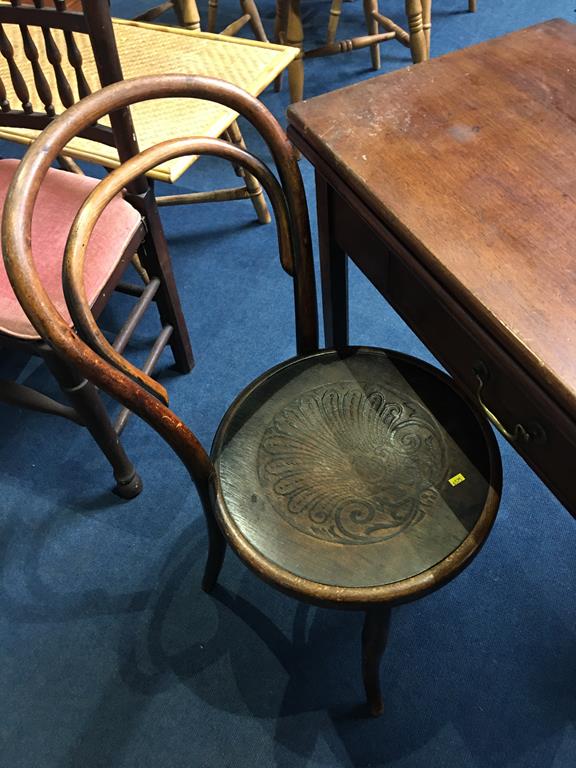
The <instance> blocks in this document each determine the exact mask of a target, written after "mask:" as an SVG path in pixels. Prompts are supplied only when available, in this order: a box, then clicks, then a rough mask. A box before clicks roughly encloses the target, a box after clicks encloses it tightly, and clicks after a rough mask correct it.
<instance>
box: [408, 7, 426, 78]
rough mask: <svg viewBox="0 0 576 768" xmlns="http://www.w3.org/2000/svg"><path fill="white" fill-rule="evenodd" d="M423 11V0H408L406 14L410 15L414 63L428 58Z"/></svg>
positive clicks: (411, 47)
mask: <svg viewBox="0 0 576 768" xmlns="http://www.w3.org/2000/svg"><path fill="white" fill-rule="evenodd" d="M422 13H423V9H422V0H406V16H407V17H408V27H409V29H410V50H411V52H412V61H413V62H414V64H418V63H419V62H421V61H426V59H427V58H428V56H427V46H426V35H425V33H424V20H423V17H422Z"/></svg>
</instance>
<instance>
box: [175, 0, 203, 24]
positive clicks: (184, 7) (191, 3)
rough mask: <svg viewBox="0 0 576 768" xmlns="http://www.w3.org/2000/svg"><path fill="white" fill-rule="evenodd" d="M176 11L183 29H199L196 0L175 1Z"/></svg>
mask: <svg viewBox="0 0 576 768" xmlns="http://www.w3.org/2000/svg"><path fill="white" fill-rule="evenodd" d="M176 10H177V13H178V16H179V19H180V23H181V24H182V26H183V27H186V28H187V29H200V14H199V12H198V6H197V5H196V0H177V2H176Z"/></svg>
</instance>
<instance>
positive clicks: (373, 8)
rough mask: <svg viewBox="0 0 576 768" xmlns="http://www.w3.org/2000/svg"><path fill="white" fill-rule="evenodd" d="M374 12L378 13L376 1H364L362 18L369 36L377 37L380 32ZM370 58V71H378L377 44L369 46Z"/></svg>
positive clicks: (378, 53)
mask: <svg viewBox="0 0 576 768" xmlns="http://www.w3.org/2000/svg"><path fill="white" fill-rule="evenodd" d="M374 12H376V13H377V12H378V0H364V17H365V19H366V28H367V30H368V34H369V35H377V34H378V32H379V31H380V30H379V27H378V20H377V19H376V18H375V17H374ZM370 57H371V58H372V69H380V46H379V45H378V43H374V45H371V46H370Z"/></svg>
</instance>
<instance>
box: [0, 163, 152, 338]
mask: <svg viewBox="0 0 576 768" xmlns="http://www.w3.org/2000/svg"><path fill="white" fill-rule="evenodd" d="M19 162H20V161H19V160H12V159H7V160H0V209H3V208H4V200H5V198H6V193H7V191H8V187H9V185H10V182H11V181H12V177H13V175H14V173H15V171H16V168H17V167H18V164H19ZM97 183H98V179H93V178H91V177H89V176H82V175H80V174H76V173H67V172H65V171H59V170H56V169H51V170H50V171H49V172H48V174H47V176H46V178H45V179H44V182H43V184H42V186H41V189H40V193H39V198H38V204H37V206H36V208H35V210H34V217H33V219H32V251H33V253H34V258H35V262H36V269H37V270H38V273H39V274H40V276H41V279H42V283H43V285H44V286H45V287H46V289H47V291H48V293H49V295H50V298H51V300H52V301H53V302H54V304H55V305H56V307H58V311H59V312H60V313H61V314H62V315H63V316H64V317H65V318H67V319H68V320H69V319H70V315H69V313H68V310H67V308H66V302H65V300H64V293H63V290H62V277H61V274H62V260H63V257H64V248H65V245H66V240H67V237H68V234H69V233H70V227H71V225H72V222H73V221H74V217H75V216H76V214H77V212H78V210H79V209H80V207H81V205H82V203H83V202H84V200H85V199H86V198H87V197H88V195H89V193H90V192H91V191H92V189H93V188H94V187H95V186H96V184H97ZM141 222H142V219H141V216H140V214H139V213H138V212H137V211H136V209H135V208H134V207H133V206H131V205H130V204H129V203H127V202H126V201H125V200H123V199H122V198H121V197H118V198H116V199H115V200H114V201H113V203H112V205H110V206H109V207H108V208H107V209H106V212H105V213H104V215H103V216H102V218H101V219H100V221H99V222H98V225H97V226H96V229H95V230H94V235H93V237H91V239H90V245H89V247H88V253H87V258H86V271H85V286H86V294H87V297H88V300H89V302H90V304H91V305H92V304H94V302H95V301H96V299H97V298H98V296H99V295H100V293H101V291H102V289H103V288H104V286H105V285H106V283H107V282H108V280H109V279H110V277H111V275H112V273H113V271H114V269H115V267H116V266H117V265H118V262H119V261H120V258H121V257H122V255H123V254H124V251H125V249H126V248H127V247H128V245H129V243H130V241H131V239H132V238H133V237H134V235H135V234H136V231H137V230H138V227H139V226H140V225H141ZM0 331H1V332H2V333H6V334H8V335H10V336H16V337H18V338H22V339H37V338H39V336H38V334H37V333H36V331H35V330H34V327H33V326H32V324H31V323H30V321H29V320H28V318H27V317H26V314H25V312H24V310H23V309H22V307H21V306H20V302H19V301H18V299H17V298H16V296H15V295H14V291H13V290H12V286H11V285H10V282H9V280H8V276H7V274H6V270H5V268H4V264H3V263H1V264H0Z"/></svg>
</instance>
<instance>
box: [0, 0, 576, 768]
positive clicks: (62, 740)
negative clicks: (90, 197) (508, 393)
mask: <svg viewBox="0 0 576 768" xmlns="http://www.w3.org/2000/svg"><path fill="white" fill-rule="evenodd" d="M141 5H142V4H141V3H137V2H135V0H133V1H131V0H116V2H113V8H114V11H115V12H116V13H117V14H118V15H126V16H128V15H130V14H131V13H133V12H135V10H136V8H137V7H140V6H141ZM434 5H435V15H434V30H433V52H434V54H440V53H444V52H447V51H450V50H453V49H455V48H459V47H463V46H467V45H470V44H472V43H475V42H478V41H481V40H483V39H486V38H489V37H494V36H496V35H499V34H502V33H505V32H507V31H510V30H512V29H515V28H519V27H523V26H527V25H529V24H532V23H535V22H538V21H541V20H544V19H546V18H550V17H553V16H562V17H564V18H566V19H568V20H572V19H573V18H574V7H573V6H574V4H573V3H572V2H570V3H569V2H567V0H547V2H545V3H543V2H538V1H537V0H509V1H508V2H501V0H480V2H479V12H478V13H477V14H476V15H474V16H472V15H469V14H467V13H465V12H463V11H464V9H465V6H466V0H435V3H434ZM223 6H224V3H223ZM229 6H230V7H228V8H225V7H223V8H222V13H221V16H222V18H221V22H222V24H224V23H225V22H226V16H227V14H228V15H229V14H231V13H232V12H233V11H234V10H235V6H234V4H233V3H232V2H231V0H229ZM402 6H403V3H402V2H401V0H390V1H389V2H387V3H386V9H385V10H386V13H387V15H390V16H392V17H393V18H396V19H398V20H400V19H401V18H402ZM261 7H262V11H263V16H264V21H265V24H267V25H268V26H269V28H270V25H271V21H272V17H273V3H271V2H270V0H267V2H266V3H265V4H264V3H263V4H262V5H261ZM328 7H329V3H328V1H327V0H321V1H320V0H318V1H317V0H315V1H314V2H311V0H306V2H305V3H304V20H305V25H306V35H307V39H308V40H309V41H311V43H314V41H315V40H316V41H317V42H320V41H321V37H322V33H323V31H324V28H325V23H326V18H327V11H328ZM362 18H363V17H362V10H361V7H360V3H359V2H356V3H346V4H344V8H343V22H342V27H343V34H344V35H345V36H352V35H354V34H363V21H362ZM382 55H383V70H384V71H387V70H391V69H395V68H398V67H402V66H406V65H407V64H408V63H409V55H408V52H407V51H406V49H404V48H402V47H401V46H399V45H397V44H396V43H394V42H391V43H388V44H386V45H385V46H383V47H382ZM306 76H307V81H306V95H307V96H312V95H314V94H316V93H320V92H322V91H325V90H329V89H332V88H335V87H337V86H340V85H344V84H348V83H350V82H354V81H355V80H358V79H361V78H364V77H370V76H372V73H371V71H370V70H369V54H368V52H367V51H360V52H356V53H354V54H351V55H349V56H347V57H343V56H340V57H337V58H334V59H326V60H323V61H320V60H319V61H310V62H309V63H307V66H306ZM263 98H264V101H265V102H266V103H267V104H268V106H269V107H270V108H271V109H272V110H273V111H274V112H275V114H277V115H279V116H282V114H283V111H284V110H285V108H286V105H287V93H286V86H285V88H284V91H283V92H282V93H280V94H274V93H272V92H269V93H266V94H265V95H264V97H263ZM250 134H251V132H250V131H249V130H247V131H246V135H247V140H248V141H249V143H250V142H252V145H253V146H256V148H258V145H257V144H254V139H253V137H252V136H251V135H250ZM3 149H5V150H6V148H3ZM302 171H303V173H304V176H305V181H306V186H307V190H308V193H309V202H310V206H311V210H312V211H313V210H314V208H313V205H314V201H313V183H312V173H311V169H310V167H309V166H308V165H307V164H306V162H304V161H303V162H302ZM216 173H222V178H223V179H225V178H226V175H227V173H228V175H229V171H227V170H226V169H225V168H222V170H220V169H219V168H216V167H215V165H214V164H213V163H210V162H206V161H201V162H200V163H198V164H197V166H195V167H194V168H193V169H192V170H191V171H190V172H189V173H188V174H186V176H185V178H184V179H183V180H182V184H183V186H186V187H188V188H203V187H207V186H209V184H210V180H211V179H212V178H213V177H214V175H215V174H216ZM163 218H164V222H165V225H166V231H167V233H168V236H169V241H170V246H171V249H172V254H173V258H174V263H175V270H176V274H177V278H178V283H179V286H180V292H181V295H182V298H183V301H184V305H185V310H186V315H187V318H188V320H189V324H190V330H191V335H192V340H193V344H194V349H195V354H196V358H197V366H196V369H195V370H194V372H193V373H192V374H191V375H190V376H187V377H182V376H178V375H176V374H174V373H173V372H172V371H171V369H170V358H169V355H168V354H166V355H165V358H164V361H165V362H164V368H163V369H162V371H161V372H162V378H163V381H164V382H165V383H166V384H167V386H168V388H169V390H170V393H171V397H172V406H173V408H174V410H175V411H176V412H177V413H179V414H180V415H181V416H182V417H183V418H184V419H185V420H186V421H187V422H188V423H189V424H190V425H191V426H192V427H193V428H194V429H195V430H196V431H197V433H198V435H199V436H200V438H201V439H202V440H203V441H204V442H205V443H209V442H210V439H211V436H212V434H213V431H214V429H215V427H216V424H217V422H218V420H219V417H220V415H221V414H222V412H223V410H224V409H225V407H226V405H227V404H228V403H229V402H230V400H231V398H232V397H233V395H234V394H235V393H236V392H237V391H238V390H239V389H240V388H241V387H242V386H243V385H244V384H245V383H247V382H248V381H249V380H250V379H251V378H252V377H254V376H255V375H256V374H257V373H259V372H261V371H262V370H263V369H264V368H266V367H268V366H270V365H272V364H273V363H275V362H277V361H279V360H280V359H282V358H284V357H287V356H290V355H291V354H293V351H294V345H293V338H292V314H291V311H292V310H291V296H290V290H291V288H290V283H289V279H288V278H287V277H285V276H284V275H283V273H282V272H281V270H280V268H279V267H278V265H277V263H276V257H275V250H274V236H273V230H272V229H271V227H260V226H258V225H256V224H255V223H254V216H253V213H252V210H251V206H250V205H249V204H248V203H246V204H244V203H234V204H231V205H221V206H219V207H213V206H206V207H196V208H187V209H165V210H164V212H163ZM120 309H121V308H118V307H117V306H114V307H112V308H111V309H110V310H109V311H107V313H106V316H105V318H104V320H105V323H106V325H107V326H110V327H111V326H114V324H116V323H117V322H118V318H119V317H120ZM151 331H152V329H151V327H144V329H143V330H142V331H141V332H140V336H139V339H140V340H141V341H144V340H145V337H146V336H147V335H148V334H149V333H151ZM351 340H352V342H354V343H358V342H362V343H369V344H374V345H381V346H388V347H393V348H398V349H402V350H404V351H408V352H411V353H414V354H419V355H421V356H423V357H425V358H427V359H430V356H429V354H428V353H427V352H426V350H425V349H424V348H423V347H422V345H421V344H420V343H419V341H418V340H417V339H416V338H415V337H414V336H413V335H412V334H411V333H410V331H409V330H408V329H407V328H406V327H405V326H404V325H403V324H402V322H401V321H400V320H399V319H398V318H397V317H396V316H395V314H394V313H393V312H392V311H391V310H390V309H389V308H388V307H387V305H386V304H385V302H384V301H383V300H382V299H381V298H380V297H379V295H378V294H377V293H376V292H375V291H374V289H373V288H372V287H371V286H370V285H369V284H368V283H367V282H366V280H364V279H363V278H362V277H361V276H360V275H359V274H358V273H356V272H354V271H353V272H352V274H351ZM21 366H22V361H21V360H20V359H19V358H17V357H11V358H5V359H4V360H3V363H2V367H3V370H7V369H10V370H15V371H16V372H18V371H20V375H21V378H22V379H24V380H26V381H28V382H29V383H36V384H39V385H41V386H43V387H44V388H47V387H48V388H49V387H50V386H51V385H50V380H49V378H48V377H47V376H46V374H45V372H44V371H43V369H41V368H39V369H33V368H30V367H27V368H25V369H24V370H21ZM0 418H1V419H2V440H1V441H0V466H1V467H2V474H1V478H0V490H1V492H2V498H3V503H2V509H1V511H0V526H1V533H0V549H1V552H0V567H1V568H2V573H1V581H0V658H1V662H0V687H1V690H2V696H1V698H0V766H1V767H2V768H184V767H185V768H252V767H253V766H259V767H262V768H269V767H272V766H275V767H277V768H304V766H306V768H319V767H320V766H328V767H329V768H336V767H338V768H339V767H340V766H342V768H350V767H352V766H358V767H359V768H369V767H371V768H376V767H380V766H391V767H393V768H431V767H432V766H434V767H436V766H442V768H574V766H575V765H576V652H575V650H576V596H575V595H576V593H575V591H574V584H575V583H576V559H575V558H574V551H575V550H576V527H575V526H574V521H573V520H572V518H571V517H570V516H569V515H568V513H567V512H566V511H565V510H564V509H563V508H562V507H561V505H560V504H559V503H558V502H557V501H556V500H555V499H554V498H553V497H552V495H551V494H550V492H549V491H548V490H547V489H546V488H545V487H544V486H543V485H542V483H540V482H539V481H538V479H537V478H535V476H534V475H533V474H532V473H531V472H530V470H529V469H528V468H527V467H526V466H525V464H524V463H523V462H522V461H521V460H520V459H519V458H518V457H517V456H516V455H515V454H514V452H513V451H512V450H511V449H509V448H508V446H507V445H504V444H503V445H502V453H503V460H504V470H505V493H504V498H503V503H502V507H501V512H500V515H499V518H498V520H497V523H496V526H495V528H494V531H493V533H492V536H491V538H490V539H489V541H488V543H487V545H486V547H485V548H484V550H483V551H482V553H481V554H480V556H479V557H478V558H477V559H476V560H475V561H474V563H473V564H472V565H471V566H470V567H469V568H468V569H467V570H466V571H465V573H463V574H462V575H461V576H460V577H459V578H458V579H456V580H455V581H454V582H452V583H451V584H450V585H448V586H447V587H445V588H444V589H442V590H441V591H440V592H437V593H436V594H434V595H431V596H429V597H427V598H425V599H423V600H421V601H419V602H418V603H414V604H410V605H407V606H404V607H401V608H399V609H398V610H397V611H396V614H395V616H394V617H393V627H392V632H391V640H390V644H389V648H388V650H387V652H386V655H385V661H384V664H383V670H382V681H383V686H384V689H385V691H386V701H387V709H386V713H385V715H384V716H383V717H382V718H381V719H379V720H365V719H362V718H360V717H359V716H358V707H357V705H358V703H359V702H360V701H361V699H362V688H361V680H360V675H359V669H358V640H359V632H360V628H361V616H360V615H359V614H355V613H350V614H345V613H341V612H336V611H329V610H320V609H313V608H308V607H304V606H300V605H297V604H296V603H295V602H294V601H291V600H289V599H288V598H285V597H283V596H282V595H280V594H278V593H276V592H273V591H272V590H271V589H269V588H268V587H267V586H265V585H264V584H263V583H261V582H260V581H259V580H258V579H256V578H255V577H254V576H252V575H251V574H250V573H248V572H247V571H246V569H245V568H244V567H242V566H241V565H240V564H239V563H238V562H237V561H236V559H235V558H234V556H231V555H229V556H228V558H227V561H226V564H225V567H224V571H223V577H222V586H221V587H220V588H219V589H218V591H217V593H216V595H215V596H214V597H208V596H206V595H204V594H203V593H202V592H201V591H200V589H199V582H200V574H201V570H202V565H203V560H204V553H205V548H206V540H205V533H204V527H203V523H202V519H201V515H200V510H199V506H198V503H197V501H196V498H195V494H194V493H193V491H192V489H191V486H190V482H189V479H188V477H187V475H186V473H185V471H184V469H183V468H182V467H181V466H180V464H179V463H178V462H177V461H176V460H175V458H174V457H173V455H172V454H171V452H170V451H169V450H168V449H167V448H166V446H165V445H164V444H163V443H162V442H161V441H160V440H159V439H158V438H157V437H156V436H155V435H154V434H153V433H151V431H150V430H149V429H148V428H146V427H145V426H144V425H143V424H141V423H140V422H138V421H137V420H133V421H132V422H131V423H130V425H129V427H128V428H127V430H126V433H125V441H124V442H125V445H126V448H127V450H128V451H129V453H130V455H131V456H132V457H133V459H134V461H135V462H136V463H137V465H138V468H139V470H140V472H141V474H142V476H143V479H144V483H145V489H144V492H143V493H142V495H141V496H140V497H139V498H138V499H136V500H134V501H132V502H130V503H122V502H120V501H118V500H116V499H115V498H114V497H113V496H111V494H110V493H109V492H108V488H109V486H110V479H111V478H110V473H109V471H108V467H107V465H106V463H105V461H104V459H103V458H102V456H101V455H100V453H99V452H98V451H97V450H96V448H95V446H94V445H93V444H92V442H91V441H90V440H89V438H88V437H87V435H86V434H85V433H84V432H83V431H82V430H79V429H78V428H77V427H75V426H74V425H71V424H68V423H64V422H62V421H58V420H55V419H54V418H53V417H48V416H40V415H36V414H32V413H29V412H24V411H18V410H16V409H8V408H6V407H2V408H1V409H0Z"/></svg>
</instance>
